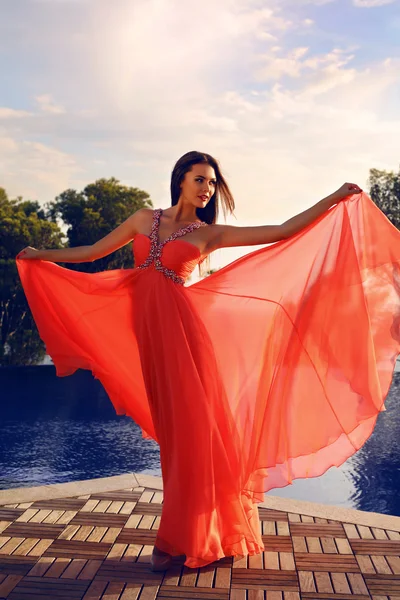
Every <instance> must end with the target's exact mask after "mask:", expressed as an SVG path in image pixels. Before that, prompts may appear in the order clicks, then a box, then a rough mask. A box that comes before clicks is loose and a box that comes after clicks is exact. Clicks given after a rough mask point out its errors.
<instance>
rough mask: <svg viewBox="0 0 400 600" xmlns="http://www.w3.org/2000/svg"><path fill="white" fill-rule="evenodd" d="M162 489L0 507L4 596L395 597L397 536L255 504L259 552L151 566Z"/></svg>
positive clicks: (399, 583) (398, 588) (110, 599)
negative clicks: (193, 565)
mask: <svg viewBox="0 0 400 600" xmlns="http://www.w3.org/2000/svg"><path fill="white" fill-rule="evenodd" d="M161 509H162V491H160V490H152V489H148V488H144V487H134V488H128V489H121V490H119V491H111V492H99V493H92V494H86V495H84V496H76V497H68V498H60V499H49V500H45V499H44V500H38V501H33V502H24V503H22V504H21V503H20V504H7V505H5V504H3V505H2V506H0V599H5V598H7V599H10V600H34V599H41V598H46V599H47V600H51V599H53V598H54V599H57V600H58V599H68V600H75V599H76V600H78V599H84V600H89V599H90V600H98V599H99V600H100V599H102V600H105V599H107V600H119V599H120V600H153V599H156V598H157V599H161V598H163V599H170V600H172V599H174V598H180V599H183V600H191V599H192V598H193V599H195V598H196V599H204V600H206V599H207V600H228V599H230V600H262V599H264V600H300V599H304V600H312V599H317V598H321V599H325V600H329V599H336V600H346V599H349V600H350V599H351V600H365V599H367V598H373V599H374V600H400V533H399V532H398V531H390V530H387V529H380V528H376V527H367V526H364V525H356V524H354V523H344V522H341V521H334V520H330V519H325V518H321V517H313V516H309V515H308V516H307V515H301V514H297V513H290V512H284V511H280V510H274V509H268V508H260V509H259V511H260V518H261V524H262V533H263V540H264V543H265V548H266V550H265V552H264V553H263V554H260V555H257V556H253V557H247V558H246V557H245V558H235V559H233V558H231V557H229V558H224V559H222V560H220V561H218V562H216V563H213V564H212V565H208V566H207V567H204V568H202V569H188V568H187V567H183V557H182V558H181V557H179V558H176V559H174V564H173V566H172V568H171V569H170V570H169V571H167V572H166V573H161V574H158V573H152V572H151V571H150V563H149V560H150V554H151V551H152V547H153V543H154V540H155V536H156V530H157V527H158V523H159V520H160V515H161Z"/></svg>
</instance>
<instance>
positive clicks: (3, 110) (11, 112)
mask: <svg viewBox="0 0 400 600" xmlns="http://www.w3.org/2000/svg"><path fill="white" fill-rule="evenodd" d="M31 115H32V113H30V112H29V111H27V110H16V109H14V108H8V107H6V106H5V107H0V119H23V118H25V117H30V116H31Z"/></svg>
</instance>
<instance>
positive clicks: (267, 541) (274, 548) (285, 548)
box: [261, 535, 293, 552]
mask: <svg viewBox="0 0 400 600" xmlns="http://www.w3.org/2000/svg"><path fill="white" fill-rule="evenodd" d="M261 539H262V541H263V544H264V546H265V551H269V552H292V551H293V545H292V538H291V537H290V535H262V536H261Z"/></svg>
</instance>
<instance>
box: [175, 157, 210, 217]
mask: <svg viewBox="0 0 400 600" xmlns="http://www.w3.org/2000/svg"><path fill="white" fill-rule="evenodd" d="M216 185H217V178H216V176H215V171H214V169H213V168H212V167H211V166H210V165H208V164H203V163H199V164H196V165H193V167H192V170H191V171H187V173H185V176H184V178H183V181H182V183H181V198H182V199H183V201H184V202H185V203H188V204H193V205H194V206H196V207H198V208H204V207H205V206H207V204H208V202H209V201H210V199H211V197H212V196H213V195H214V192H215V186H216Z"/></svg>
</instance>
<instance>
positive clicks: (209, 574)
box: [196, 565, 216, 588]
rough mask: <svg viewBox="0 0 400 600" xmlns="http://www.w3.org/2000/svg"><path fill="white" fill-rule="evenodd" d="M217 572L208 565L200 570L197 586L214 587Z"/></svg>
mask: <svg viewBox="0 0 400 600" xmlns="http://www.w3.org/2000/svg"><path fill="white" fill-rule="evenodd" d="M215 571H216V569H215V567H209V566H208V565H207V566H205V567H202V568H201V569H199V575H198V577H197V583H196V585H197V586H198V587H203V588H204V587H213V582H214V575H215Z"/></svg>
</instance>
